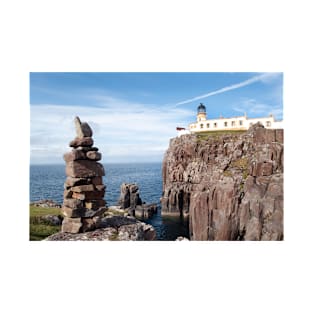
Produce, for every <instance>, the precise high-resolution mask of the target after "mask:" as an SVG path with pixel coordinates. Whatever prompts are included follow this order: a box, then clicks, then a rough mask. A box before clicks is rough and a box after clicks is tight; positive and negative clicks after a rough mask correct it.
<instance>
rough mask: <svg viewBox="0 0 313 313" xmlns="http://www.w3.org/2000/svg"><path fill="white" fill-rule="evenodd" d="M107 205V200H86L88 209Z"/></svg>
mask: <svg viewBox="0 0 313 313" xmlns="http://www.w3.org/2000/svg"><path fill="white" fill-rule="evenodd" d="M105 205H106V202H105V200H89V201H86V202H85V207H86V208H87V209H97V208H100V207H103V206H105Z"/></svg>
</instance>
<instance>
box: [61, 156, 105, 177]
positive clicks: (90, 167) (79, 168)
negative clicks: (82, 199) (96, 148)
mask: <svg viewBox="0 0 313 313" xmlns="http://www.w3.org/2000/svg"><path fill="white" fill-rule="evenodd" d="M65 173H66V175H67V176H70V177H75V178H86V177H93V176H104V168H103V165H102V164H101V163H98V162H94V161H91V160H77V161H71V162H68V163H67V164H66V169H65Z"/></svg>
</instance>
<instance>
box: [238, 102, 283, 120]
mask: <svg viewBox="0 0 313 313" xmlns="http://www.w3.org/2000/svg"><path fill="white" fill-rule="evenodd" d="M233 110H235V111H237V112H240V113H247V115H248V116H250V117H262V116H268V115H269V114H273V115H274V117H275V118H276V119H282V118H283V108H282V107H280V106H272V105H269V104H266V103H259V102H258V101H256V100H255V99H247V100H244V101H243V102H242V103H240V104H239V105H237V106H234V107H233Z"/></svg>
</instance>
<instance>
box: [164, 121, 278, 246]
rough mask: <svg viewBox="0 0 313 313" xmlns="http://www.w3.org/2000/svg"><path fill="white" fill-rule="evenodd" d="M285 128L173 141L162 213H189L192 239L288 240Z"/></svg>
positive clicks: (167, 160)
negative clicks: (284, 157) (285, 212)
mask: <svg viewBox="0 0 313 313" xmlns="http://www.w3.org/2000/svg"><path fill="white" fill-rule="evenodd" d="M283 148H284V145H283V130H282V129H265V128H264V127H263V126H261V125H259V124H256V125H254V126H253V127H251V128H250V129H249V130H248V131H247V132H245V133H243V134H229V135H211V136H208V137H207V138H203V137H202V138H201V137H198V136H197V135H184V136H181V137H177V138H174V139H171V141H170V146H169V148H168V150H167V152H166V154H165V156H164V160H163V173H162V174H163V196H162V198H161V204H162V212H164V213H165V212H167V213H186V212H188V213H189V228H190V238H191V239H192V240H283V177H284V174H283V172H284V162H283Z"/></svg>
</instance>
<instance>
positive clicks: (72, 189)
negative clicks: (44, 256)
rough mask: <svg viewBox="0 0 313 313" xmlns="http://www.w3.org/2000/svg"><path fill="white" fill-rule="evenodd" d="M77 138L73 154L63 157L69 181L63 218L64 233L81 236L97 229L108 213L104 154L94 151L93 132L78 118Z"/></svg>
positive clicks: (76, 119) (65, 191)
mask: <svg viewBox="0 0 313 313" xmlns="http://www.w3.org/2000/svg"><path fill="white" fill-rule="evenodd" d="M75 127H76V138H75V139H74V140H72V141H71V142H70V144H69V145H70V147H72V150H71V151H70V152H67V153H65V154H64V157H63V158H64V160H65V163H66V169H65V172H66V176H67V178H66V180H65V184H64V200H63V206H62V213H63V215H64V219H63V223H62V229H61V231H62V232H69V233H79V232H84V231H88V230H93V229H94V228H95V225H96V222H97V220H98V218H99V216H100V215H102V213H103V212H104V211H105V210H106V207H105V204H106V203H105V201H104V200H103V197H104V194H105V185H103V182H102V176H104V168H103V166H102V164H101V163H99V162H97V161H100V160H101V153H99V152H98V148H96V147H93V139H92V130H91V128H90V126H89V125H88V124H87V123H82V122H81V121H80V119H79V118H78V117H75Z"/></svg>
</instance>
